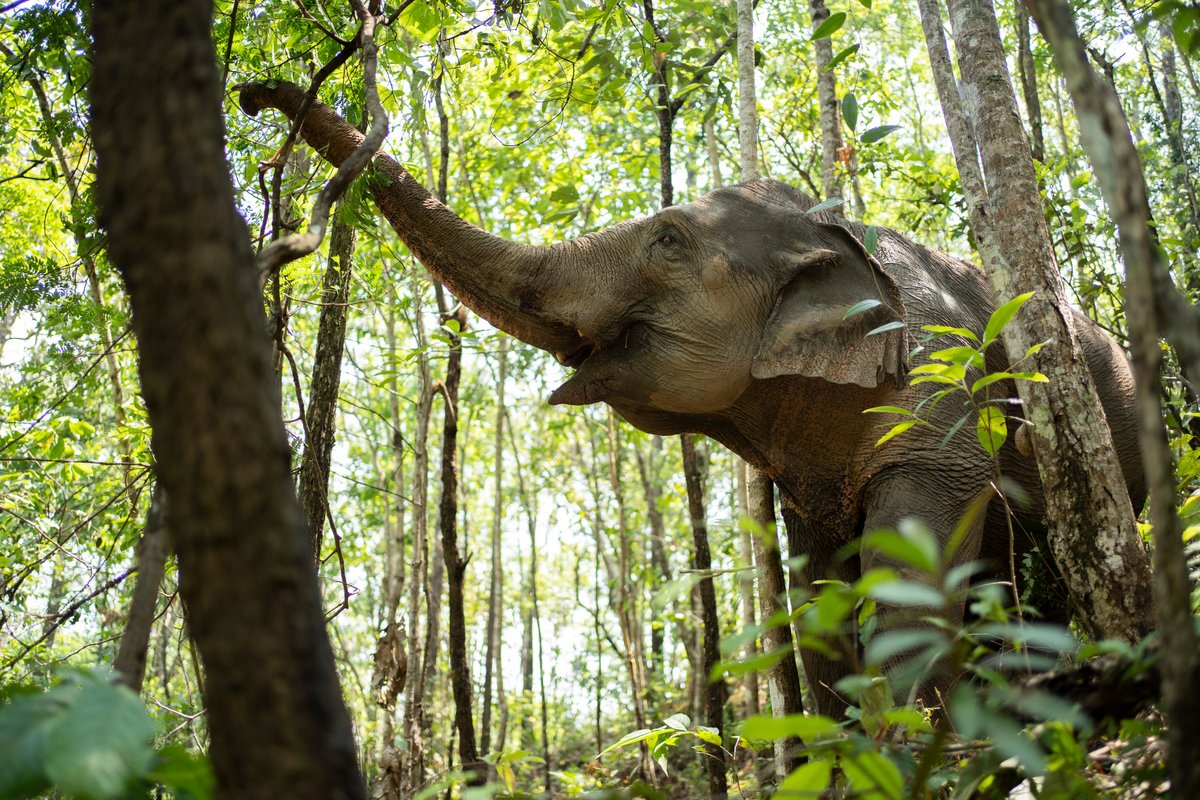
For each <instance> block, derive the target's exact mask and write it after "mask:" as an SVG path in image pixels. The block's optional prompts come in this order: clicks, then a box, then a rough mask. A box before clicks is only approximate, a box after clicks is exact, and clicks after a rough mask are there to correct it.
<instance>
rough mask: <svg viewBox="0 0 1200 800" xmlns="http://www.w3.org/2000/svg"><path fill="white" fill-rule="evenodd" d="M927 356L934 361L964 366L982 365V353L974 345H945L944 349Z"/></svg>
mask: <svg viewBox="0 0 1200 800" xmlns="http://www.w3.org/2000/svg"><path fill="white" fill-rule="evenodd" d="M929 357H930V358H932V359H933V360H935V361H945V362H947V363H949V364H962V365H963V366H965V367H982V366H983V354H982V353H980V352H979V350H977V349H975V348H974V347H947V348H946V349H945V350H938V351H937V352H935V353H930V354H929Z"/></svg>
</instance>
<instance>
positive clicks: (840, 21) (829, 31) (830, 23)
mask: <svg viewBox="0 0 1200 800" xmlns="http://www.w3.org/2000/svg"><path fill="white" fill-rule="evenodd" d="M845 24H846V12H845V11H838V12H837V13H834V14H830V15H829V17H828V18H827V19H826V20H825V21H824V22H822V23H821V24H820V25H818V26H817V29H816V30H815V31H813V34H812V38H811V41H814V42H815V41H816V40H817V39H824V38H825V37H827V36H832V35H833V34H834V33H836V32H837V31H839V30H841V27H842V26H843V25H845Z"/></svg>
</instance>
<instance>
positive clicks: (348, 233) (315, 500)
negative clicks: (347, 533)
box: [300, 207, 356, 561]
mask: <svg viewBox="0 0 1200 800" xmlns="http://www.w3.org/2000/svg"><path fill="white" fill-rule="evenodd" d="M339 210H340V207H339ZM355 238H356V233H355V230H354V225H353V224H352V223H351V221H350V220H348V219H346V218H345V215H344V214H335V216H334V222H333V230H332V231H331V232H330V235H329V260H328V263H327V266H326V268H325V277H324V280H323V282H322V285H321V319H320V322H319V323H318V326H317V346H316V355H315V356H314V357H313V371H312V382H311V384H310V386H309V390H308V407H307V409H306V412H307V419H306V422H305V426H304V432H305V440H304V456H303V458H302V460H301V462H300V504H301V505H302V506H303V507H304V516H305V519H307V520H308V533H309V536H311V537H312V545H313V558H314V559H315V560H317V561H319V560H320V558H321V539H322V535H323V532H324V530H325V519H326V517H327V516H329V515H330V510H329V469H330V457H331V456H332V454H333V442H334V439H335V437H336V436H337V406H338V388H339V386H340V385H341V379H342V351H343V349H344V348H345V344H346V321H347V318H348V317H349V313H348V312H349V309H350V275H351V272H352V270H353V269H354V261H353V259H354V241H355Z"/></svg>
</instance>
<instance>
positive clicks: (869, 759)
mask: <svg viewBox="0 0 1200 800" xmlns="http://www.w3.org/2000/svg"><path fill="white" fill-rule="evenodd" d="M841 763H842V771H843V772H845V773H846V779H847V780H849V781H850V788H851V790H852V792H851V793H852V795H853V796H854V797H855V798H857V800H900V798H901V797H903V796H904V776H903V775H901V774H900V768H899V767H897V766H896V765H895V764H893V763H892V762H891V761H889V760H888V759H887V757H886V756H884V755H883V754H882V753H880V752H879V751H877V750H866V751H864V752H862V753H854V754H847V755H844V756H842V762H841Z"/></svg>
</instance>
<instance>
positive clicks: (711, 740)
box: [695, 725, 721, 747]
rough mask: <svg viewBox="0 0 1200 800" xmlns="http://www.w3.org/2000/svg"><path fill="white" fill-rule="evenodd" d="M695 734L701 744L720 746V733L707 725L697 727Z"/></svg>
mask: <svg viewBox="0 0 1200 800" xmlns="http://www.w3.org/2000/svg"><path fill="white" fill-rule="evenodd" d="M695 733H696V736H697V737H698V738H699V739H700V741H702V742H707V743H708V744H715V745H717V746H718V747H719V746H720V745H721V732H720V731H719V730H717V729H716V728H710V727H708V726H707V725H697V726H696V731H695Z"/></svg>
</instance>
